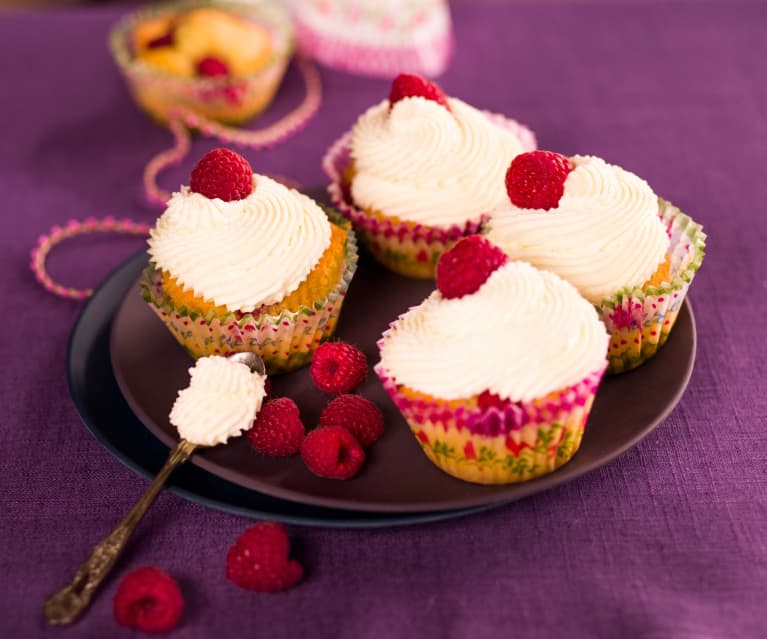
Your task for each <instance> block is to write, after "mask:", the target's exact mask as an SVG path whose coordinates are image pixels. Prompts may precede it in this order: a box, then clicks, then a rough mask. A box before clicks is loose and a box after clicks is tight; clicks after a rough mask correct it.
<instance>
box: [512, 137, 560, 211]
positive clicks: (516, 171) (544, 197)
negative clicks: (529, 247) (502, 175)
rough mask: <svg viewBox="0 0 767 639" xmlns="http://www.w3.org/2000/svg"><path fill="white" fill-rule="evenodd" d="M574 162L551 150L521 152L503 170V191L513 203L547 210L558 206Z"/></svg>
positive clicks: (526, 207) (522, 206)
mask: <svg viewBox="0 0 767 639" xmlns="http://www.w3.org/2000/svg"><path fill="white" fill-rule="evenodd" d="M572 170H573V165H572V164H571V163H570V160H568V159H567V158H566V157H565V156H564V155H559V153H552V152H551V151H530V152H529V153H520V154H519V155H518V156H517V157H515V158H514V159H513V160H512V161H511V166H509V170H508V171H506V192H507V193H508V194H509V199H510V200H511V203H512V204H513V205H514V206H519V207H521V208H523V209H543V210H544V211H548V210H549V209H554V208H556V207H558V206H559V200H560V199H561V198H562V194H563V193H564V192H565V179H566V178H567V174H568V173H570V171H572Z"/></svg>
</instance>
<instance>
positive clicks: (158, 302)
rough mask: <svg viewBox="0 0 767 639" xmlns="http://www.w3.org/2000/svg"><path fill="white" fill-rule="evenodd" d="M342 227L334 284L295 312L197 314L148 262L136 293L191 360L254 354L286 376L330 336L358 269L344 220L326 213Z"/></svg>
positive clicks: (353, 242) (272, 371)
mask: <svg viewBox="0 0 767 639" xmlns="http://www.w3.org/2000/svg"><path fill="white" fill-rule="evenodd" d="M328 217H329V218H330V219H331V221H332V222H333V223H335V224H337V225H338V226H341V227H342V228H344V229H346V231H347V236H346V243H345V246H344V262H345V265H344V270H343V273H342V274H341V278H340V279H339V281H338V284H337V285H336V286H335V287H334V288H333V289H332V290H331V291H330V292H329V293H328V294H327V295H326V296H325V297H324V299H321V300H317V301H316V302H314V304H313V305H312V306H311V307H309V306H301V307H300V308H299V309H298V310H296V311H289V310H284V311H282V312H281V313H279V314H277V315H269V314H258V313H255V314H254V313H245V314H241V313H227V314H226V315H219V314H217V313H216V312H215V311H213V310H211V311H207V312H201V311H199V310H196V309H193V308H188V307H187V306H177V305H176V304H175V303H174V301H173V300H172V299H171V298H170V296H169V295H168V294H167V292H166V291H165V289H164V288H163V285H162V274H161V273H160V271H159V270H158V269H156V268H155V266H154V265H153V264H152V263H151V262H150V263H149V265H148V266H147V268H146V269H145V270H144V272H143V273H142V275H141V278H140V280H139V286H140V288H141V295H142V297H143V298H144V300H145V301H146V302H147V304H149V307H150V308H151V309H152V310H153V311H154V312H155V314H156V315H157V316H158V317H159V318H160V319H161V320H162V322H163V323H164V324H165V326H167V328H168V330H170V332H171V333H172V335H173V336H174V337H175V338H176V340H177V341H178V343H179V344H180V345H181V346H182V347H184V349H185V350H186V351H187V352H188V353H189V354H190V355H191V356H192V357H194V358H198V357H203V356H206V355H226V354H229V353H233V352H238V351H253V352H256V353H258V354H259V355H260V356H261V357H262V358H263V360H264V363H265V364H266V370H267V373H269V374H270V375H271V374H275V373H286V372H289V371H292V370H295V369H297V368H300V367H301V366H304V365H305V364H307V363H309V362H310V361H311V359H312V355H313V354H314V351H315V349H316V348H317V347H318V346H319V345H320V344H321V343H322V342H323V341H325V340H327V339H328V338H329V337H331V335H332V334H333V332H334V330H335V327H336V324H337V322H338V317H339V315H340V313H341V306H342V304H343V301H344V297H345V296H346V291H347V290H348V288H349V283H350V282H351V279H352V277H353V275H354V272H355V270H356V269H357V241H356V239H355V236H354V231H353V230H352V229H351V225H350V224H349V222H348V221H346V220H343V219H342V218H340V217H338V216H337V215H334V212H328Z"/></svg>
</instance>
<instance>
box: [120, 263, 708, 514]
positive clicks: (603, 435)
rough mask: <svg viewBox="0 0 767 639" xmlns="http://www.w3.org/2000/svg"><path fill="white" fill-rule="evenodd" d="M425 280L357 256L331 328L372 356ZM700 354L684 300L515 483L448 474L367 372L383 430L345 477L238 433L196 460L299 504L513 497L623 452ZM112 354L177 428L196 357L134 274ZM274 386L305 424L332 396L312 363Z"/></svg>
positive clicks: (447, 505) (670, 399)
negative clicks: (555, 460) (570, 430)
mask: <svg viewBox="0 0 767 639" xmlns="http://www.w3.org/2000/svg"><path fill="white" fill-rule="evenodd" d="M433 286H434V284H433V282H431V281H420V280H411V279H407V278H403V277H400V276H397V275H393V274H391V273H390V272H388V271H386V270H384V269H383V268H382V267H380V266H379V265H378V264H376V263H375V262H373V260H372V259H370V258H369V256H367V255H363V256H362V257H361V260H360V266H359V269H358V271H357V273H356V275H355V277H354V279H353V280H352V283H351V286H350V289H349V293H348V295H347V297H346V301H345V303H344V308H343V310H342V313H341V320H340V322H339V325H338V329H337V333H336V336H337V337H338V338H340V339H343V340H346V341H349V342H351V343H353V344H356V345H358V346H359V347H360V348H361V349H362V350H363V351H364V352H365V354H366V355H367V356H368V358H369V360H370V361H371V362H376V361H377V359H378V357H377V349H376V346H375V343H376V340H377V339H378V338H379V336H380V335H381V333H382V332H383V331H384V330H385V329H386V327H387V326H388V323H389V322H390V321H391V320H393V319H394V318H396V317H397V315H398V314H400V313H402V312H403V311H405V310H406V309H407V308H408V307H410V306H412V305H414V304H417V303H419V302H420V301H421V300H422V299H423V298H424V297H426V296H427V295H428V294H429V292H430V291H431V290H432V288H433ZM694 358H695V322H694V319H693V315H692V311H691V309H690V306H689V304H687V303H686V304H685V305H684V306H683V308H682V311H681V313H680V314H679V318H678V320H677V324H676V326H675V328H674V331H673V332H672V334H671V336H670V338H669V340H668V342H667V344H666V345H665V346H664V347H663V349H662V350H661V351H660V353H659V354H658V355H657V356H656V357H655V358H654V359H652V360H650V361H649V362H647V363H646V364H645V365H644V366H642V367H640V368H639V369H637V370H635V371H632V372H630V373H626V374H623V375H620V376H618V377H615V378H609V379H606V380H605V381H604V382H603V384H602V386H601V387H600V390H599V393H598V395H597V398H596V401H595V403H594V408H593V411H592V414H591V417H590V419H589V422H588V424H587V427H586V433H585V436H584V439H583V443H582V445H581V449H580V450H579V451H578V453H577V454H576V455H575V457H574V458H573V460H572V461H570V462H569V463H568V464H566V465H565V466H563V467H562V468H560V469H559V470H557V471H555V472H554V473H551V474H549V475H545V476H544V477H541V478H539V479H535V480H532V481H528V482H524V483H521V484H510V485H504V486H481V485H476V484H470V483H467V482H463V481H460V480H457V479H454V478H453V477H450V476H449V475H446V474H445V473H443V472H442V471H440V470H439V469H438V468H436V467H435V466H434V465H432V463H431V462H430V461H429V460H428V459H427V458H426V456H425V455H424V454H423V452H422V451H421V449H420V446H419V445H418V443H417V442H416V440H415V438H414V437H413V435H412V434H411V432H410V429H409V428H408V426H407V424H406V422H405V420H404V419H403V418H402V416H401V415H400V414H399V412H398V411H397V409H396V408H395V406H394V404H393V403H392V402H391V400H390V399H389V398H388V396H387V395H386V393H385V392H384V390H383V388H382V386H381V384H380V383H379V381H378V379H377V377H376V376H375V375H374V374H372V373H371V375H370V376H369V377H368V380H367V381H366V382H365V384H364V385H363V386H362V387H361V388H360V389H359V391H360V392H361V393H362V394H363V395H365V396H366V397H368V398H369V399H371V400H373V401H374V402H376V403H377V404H378V405H379V406H380V407H381V409H382V410H383V412H384V417H385V420H386V430H385V432H384V435H383V437H382V438H381V439H380V440H379V441H378V442H376V444H375V445H373V446H372V447H371V448H369V449H368V459H367V461H366V463H365V466H364V467H363V469H362V471H361V472H360V474H359V475H357V476H356V477H355V478H353V479H351V480H348V481H337V480H329V479H321V478H318V477H316V476H314V475H313V474H312V473H311V472H309V470H308V469H307V468H306V467H305V466H304V464H303V463H302V461H301V459H300V458H299V457H298V456H295V457H292V458H288V459H273V458H268V457H265V456H262V455H259V454H257V453H256V452H255V451H253V450H252V448H251V447H250V445H249V444H248V442H247V440H246V439H245V438H244V437H241V438H238V439H235V440H233V441H231V442H229V443H227V444H226V445H223V446H218V447H216V448H212V449H208V450H204V451H201V452H199V453H197V454H195V455H193V457H192V459H191V461H192V463H194V464H197V465H198V466H200V467H201V468H204V469H205V470H207V471H209V472H211V473H213V474H215V475H218V476H219V477H222V478H224V479H226V480H228V481H230V482H233V483H235V484H238V485H239V486H242V487H244V488H248V489H251V490H254V491H258V492H260V493H264V494H267V495H271V496H273V497H277V498H280V499H284V500H289V501H293V502H297V503H301V504H306V505H312V506H321V507H326V508H334V509H344V510H350V511H357V512H371V513H372V512H377V513H427V512H435V511H447V510H453V509H464V508H471V507H479V506H487V505H492V504H499V503H503V502H509V501H513V500H515V499H520V498H522V497H525V496H528V495H531V494H533V493H537V492H540V491H542V490H546V489H548V488H551V487H553V486H556V485H558V484H561V483H563V482H566V481H570V480H571V479H574V478H575V477H578V476H579V475H582V474H584V473H586V472H588V471H590V470H593V469H595V468H597V467H599V466H602V465H603V464H606V463H607V462H608V461H610V460H611V459H613V458H614V457H616V456H617V455H619V454H621V453H622V452H624V451H625V450H627V449H628V448H630V447H631V446H633V445H634V444H636V443H637V442H638V441H639V440H641V439H642V438H643V437H645V436H646V435H647V434H648V433H649V432H650V431H652V429H653V428H655V427H656V426H657V425H658V424H660V423H661V422H662V421H663V419H664V418H665V417H666V415H668V413H669V412H670V411H671V409H672V408H673V407H674V406H675V405H676V403H677V402H678V401H679V398H680V397H681V395H682V393H683V391H684V389H685V386H686V385H687V382H688V380H689V377H690V373H691V372H692V367H693V361H694ZM111 359H112V367H113V370H114V374H115V377H116V379H117V382H118V384H119V387H120V390H121V391H122V394H123V396H124V397H125V399H126V401H127V402H128V404H129V406H130V407H131V409H132V410H133V412H134V413H135V415H136V416H137V417H138V418H139V419H140V420H141V422H143V423H144V424H145V425H146V427H147V428H148V429H149V430H150V431H151V432H152V433H154V434H155V435H156V436H157V437H158V438H159V439H160V440H161V441H162V442H163V443H165V444H166V445H168V446H171V445H173V444H174V443H175V441H176V440H177V434H176V433H175V429H173V427H172V426H171V425H170V423H169V422H168V419H167V416H168V413H169V412H170V408H171V406H172V404H173V401H174V400H175V398H176V394H177V392H178V390H179V389H181V388H183V387H185V386H186V385H187V384H188V373H187V371H188V369H189V367H190V366H191V365H192V363H193V362H192V359H191V358H190V357H189V356H188V355H186V353H185V352H184V351H183V350H182V349H181V347H180V346H179V345H178V344H177V343H176V341H175V339H174V338H173V337H172V336H171V334H170V332H169V331H168V330H167V329H166V328H165V326H164V325H163V324H162V323H161V322H160V320H159V319H158V318H157V317H156V316H155V315H154V313H153V312H152V311H151V310H150V309H149V308H148V307H147V305H146V304H145V303H144V301H143V300H142V299H141V296H140V294H139V291H138V287H137V285H133V286H131V287H130V288H129V289H128V291H127V293H126V295H125V297H124V299H123V301H122V303H121V304H120V306H119V308H118V309H117V311H116V313H115V315H114V319H113V323H112V332H111ZM273 392H274V394H275V395H277V396H282V395H284V396H289V397H291V398H293V399H294V400H295V401H296V403H297V404H298V405H299V407H300V409H301V415H302V418H303V421H304V423H305V424H306V425H307V427H312V426H313V425H315V424H316V423H317V419H318V416H319V413H320V411H321V410H322V408H323V407H324V406H325V404H326V403H327V401H328V399H329V398H328V397H327V396H325V395H324V394H323V393H321V392H320V391H318V390H317V389H316V388H315V387H314V386H313V384H312V382H311V379H310V377H309V372H308V369H306V368H304V369H302V370H299V371H296V372H293V373H289V374H287V375H283V376H280V377H275V378H274V379H273Z"/></svg>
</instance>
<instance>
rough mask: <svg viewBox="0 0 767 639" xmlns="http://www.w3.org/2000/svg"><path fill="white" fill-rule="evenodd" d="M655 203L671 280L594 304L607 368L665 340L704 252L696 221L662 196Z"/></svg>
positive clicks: (642, 358) (623, 366)
mask: <svg viewBox="0 0 767 639" xmlns="http://www.w3.org/2000/svg"><path fill="white" fill-rule="evenodd" d="M658 203H659V207H660V208H659V214H660V216H661V219H662V220H663V222H664V224H665V225H666V228H667V230H668V235H669V238H670V240H671V245H670V247H669V256H670V260H671V271H670V277H669V280H670V281H668V282H663V283H662V284H661V285H660V286H650V287H648V288H647V289H646V290H642V288H641V287H634V288H628V287H627V288H624V289H622V290H620V291H618V292H617V293H616V294H615V295H613V296H612V297H610V298H609V299H606V300H604V301H603V302H602V303H601V304H599V305H597V312H598V313H599V315H600V318H601V319H602V321H603V322H604V324H605V326H606V327H607V330H608V332H609V333H610V348H609V350H608V362H609V363H608V368H607V373H608V374H611V375H614V374H617V373H622V372H624V371H629V370H632V369H634V368H636V367H637V366H640V365H641V364H643V363H644V362H646V361H647V360H648V359H650V358H651V357H653V356H654V355H655V354H656V353H657V352H658V351H659V350H660V348H661V347H662V346H663V344H665V343H666V340H667V339H668V336H669V333H670V332H671V329H672V328H673V327H674V323H675V322H676V318H677V316H678V315H679V311H680V309H681V307H682V302H683V301H684V298H685V295H686V294H687V289H688V288H689V286H690V283H691V282H692V280H693V278H694V277H695V273H696V272H697V271H698V269H699V268H700V265H701V262H702V261H703V257H704V255H705V246H706V234H705V233H704V232H703V228H702V227H701V225H700V224H697V223H696V222H695V221H693V220H692V218H690V217H689V216H687V215H685V214H684V213H682V212H681V211H680V210H679V209H678V208H676V207H675V206H673V205H672V204H671V203H669V202H666V201H665V200H662V199H659V200H658Z"/></svg>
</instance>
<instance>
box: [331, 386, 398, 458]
mask: <svg viewBox="0 0 767 639" xmlns="http://www.w3.org/2000/svg"><path fill="white" fill-rule="evenodd" d="M325 426H343V427H344V428H345V429H346V430H348V431H349V432H350V433H351V434H352V435H354V436H355V437H356V438H357V441H358V442H359V443H360V444H362V445H363V446H370V444H372V443H373V442H375V441H376V440H377V439H378V438H379V437H380V436H381V434H382V433H383V429H384V419H383V414H382V413H381V409H380V408H378V406H376V405H375V404H374V403H373V402H371V401H370V400H369V399H365V398H364V397H361V396H360V395H339V396H338V397H336V398H335V399H334V400H332V401H331V402H330V403H329V404H328V405H327V406H325V410H323V411H322V414H321V415H320V428H322V427H325Z"/></svg>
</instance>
